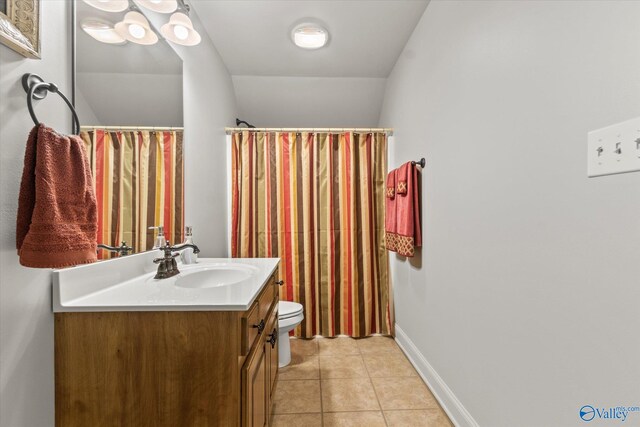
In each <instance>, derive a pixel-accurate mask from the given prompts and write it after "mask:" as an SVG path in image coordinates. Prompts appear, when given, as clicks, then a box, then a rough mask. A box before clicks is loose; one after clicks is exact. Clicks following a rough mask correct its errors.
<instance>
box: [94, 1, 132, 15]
mask: <svg viewBox="0 0 640 427" xmlns="http://www.w3.org/2000/svg"><path fill="white" fill-rule="evenodd" d="M84 2H85V3H86V4H88V5H89V6H92V7H95V8H96V9H100V10H104V11H105V12H122V11H125V10H127V9H128V8H129V0H84Z"/></svg>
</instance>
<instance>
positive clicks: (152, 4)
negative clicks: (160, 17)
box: [137, 0, 178, 13]
mask: <svg viewBox="0 0 640 427" xmlns="http://www.w3.org/2000/svg"><path fill="white" fill-rule="evenodd" d="M137 3H138V4H139V5H140V6H142V7H144V8H145V9H149V10H152V11H154V12H158V13H171V12H173V11H175V10H176V9H177V8H178V2H177V0H138V1H137Z"/></svg>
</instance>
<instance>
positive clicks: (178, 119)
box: [76, 72, 183, 127]
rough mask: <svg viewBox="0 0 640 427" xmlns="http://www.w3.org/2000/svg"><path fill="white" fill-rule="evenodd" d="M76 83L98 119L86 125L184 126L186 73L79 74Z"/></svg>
mask: <svg viewBox="0 0 640 427" xmlns="http://www.w3.org/2000/svg"><path fill="white" fill-rule="evenodd" d="M76 84H77V86H78V90H79V92H80V93H81V94H82V95H83V96H84V98H85V100H86V104H87V105H89V106H90V107H91V110H93V112H94V113H95V116H96V117H97V119H98V123H92V122H87V121H81V124H82V125H83V126H91V125H95V124H101V125H104V126H176V127H178V126H182V123H183V112H182V109H183V108H182V103H183V98H182V74H142V73H87V72H82V73H80V72H79V73H77V74H76ZM78 108H79V110H78V114H80V115H81V116H86V117H89V116H90V113H88V112H87V111H85V110H84V109H83V105H82V104H81V103H78Z"/></svg>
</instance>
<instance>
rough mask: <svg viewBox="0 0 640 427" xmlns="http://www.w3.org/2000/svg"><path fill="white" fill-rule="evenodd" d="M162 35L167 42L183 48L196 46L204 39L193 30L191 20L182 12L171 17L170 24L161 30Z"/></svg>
mask: <svg viewBox="0 0 640 427" xmlns="http://www.w3.org/2000/svg"><path fill="white" fill-rule="evenodd" d="M160 34H162V35H163V36H164V38H166V39H167V40H169V41H171V42H173V43H176V44H181V45H183V46H195V45H197V44H198V43H200V40H201V39H202V38H201V37H200V34H198V32H197V31H196V30H194V29H193V23H192V22H191V19H189V17H188V16H187V15H185V14H184V13H182V12H176V13H174V14H173V15H171V18H170V19H169V22H167V23H166V24H164V25H163V26H162V27H161V28H160Z"/></svg>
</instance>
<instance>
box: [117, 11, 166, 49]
mask: <svg viewBox="0 0 640 427" xmlns="http://www.w3.org/2000/svg"><path fill="white" fill-rule="evenodd" d="M115 30H116V32H117V33H118V34H119V35H120V36H121V37H123V38H124V39H126V40H129V41H130V42H133V43H138V44H144V45H151V44H156V43H157V42H158V35H157V34H156V33H154V32H153V30H152V29H151V27H150V26H149V21H147V18H145V17H144V15H143V14H141V13H140V12H135V11H132V12H127V14H126V15H124V19H123V20H122V21H121V22H118V23H117V24H116V25H115Z"/></svg>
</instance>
